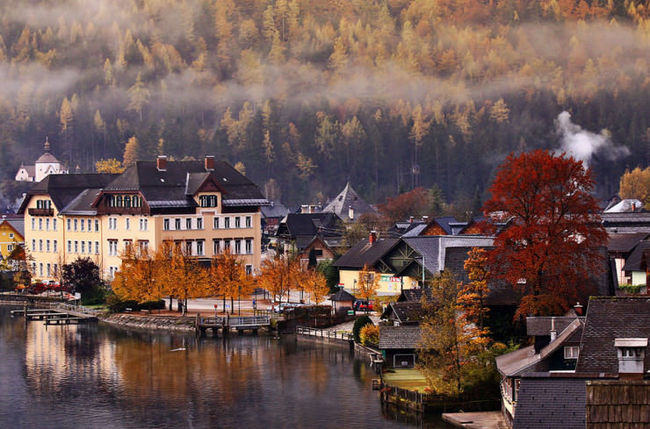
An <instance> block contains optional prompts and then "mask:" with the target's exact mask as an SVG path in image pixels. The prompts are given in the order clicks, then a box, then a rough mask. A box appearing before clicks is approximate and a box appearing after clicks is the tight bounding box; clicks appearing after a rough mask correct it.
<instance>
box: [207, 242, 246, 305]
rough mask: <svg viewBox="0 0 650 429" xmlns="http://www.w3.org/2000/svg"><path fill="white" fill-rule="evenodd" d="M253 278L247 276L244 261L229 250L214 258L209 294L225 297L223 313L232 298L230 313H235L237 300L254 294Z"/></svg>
mask: <svg viewBox="0 0 650 429" xmlns="http://www.w3.org/2000/svg"><path fill="white" fill-rule="evenodd" d="M253 286H254V283H253V277H252V276H251V275H248V274H246V267H245V266H244V264H243V263H242V261H241V260H240V259H239V258H237V257H236V256H235V255H233V254H232V253H230V251H229V250H228V249H226V250H225V251H224V252H222V253H220V254H218V255H216V256H215V257H214V258H212V265H211V266H210V280H209V282H208V292H209V293H211V294H213V295H222V296H223V311H224V312H225V311H226V299H228V298H230V312H231V313H233V314H234V313H235V298H238V297H240V296H242V295H248V294H250V293H251V292H252V289H253Z"/></svg>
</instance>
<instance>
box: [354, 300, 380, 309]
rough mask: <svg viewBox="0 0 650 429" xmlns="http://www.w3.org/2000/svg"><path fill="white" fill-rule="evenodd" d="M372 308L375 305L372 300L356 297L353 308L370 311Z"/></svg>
mask: <svg viewBox="0 0 650 429" xmlns="http://www.w3.org/2000/svg"><path fill="white" fill-rule="evenodd" d="M374 308H375V306H374V303H373V302H372V301H365V300H361V299H358V300H356V301H355V302H354V309H355V310H356V311H372V310H374Z"/></svg>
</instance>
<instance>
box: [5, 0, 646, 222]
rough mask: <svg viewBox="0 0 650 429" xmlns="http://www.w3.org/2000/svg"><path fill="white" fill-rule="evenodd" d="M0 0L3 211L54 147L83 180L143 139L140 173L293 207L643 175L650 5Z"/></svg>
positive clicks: (612, 186) (604, 186) (603, 192)
mask: <svg viewBox="0 0 650 429" xmlns="http://www.w3.org/2000/svg"><path fill="white" fill-rule="evenodd" d="M0 1H1V4H2V6H3V7H2V8H1V9H0V81H1V82H2V84H1V85H0V173H1V174H0V180H1V182H0V194H2V195H3V197H4V200H5V201H4V202H3V204H5V205H6V203H7V201H6V200H11V199H13V198H15V197H16V196H17V194H18V193H19V191H20V190H21V189H19V188H17V185H16V183H15V182H13V177H14V175H15V172H16V170H17V169H18V167H19V166H20V164H21V163H26V164H28V163H33V162H34V160H35V159H36V157H38V156H39V155H40V153H41V151H42V144H43V142H44V140H45V137H46V136H47V137H48V138H49V141H50V142H51V143H52V146H53V151H54V154H55V155H56V156H57V157H58V158H59V159H61V160H62V161H64V162H66V163H67V164H68V165H69V166H70V168H71V169H74V168H75V167H76V166H77V165H78V166H79V167H80V169H81V170H82V171H89V172H90V171H93V169H94V164H95V161H97V160H99V159H107V158H117V159H119V160H122V157H123V153H124V149H125V144H126V142H127V141H128V140H129V139H130V138H132V137H136V139H137V142H138V145H137V157H138V158H139V159H152V158H154V157H155V156H156V155H158V154H166V155H170V156H173V157H174V158H175V159H182V158H184V157H202V156H203V155H205V154H214V155H216V156H217V157H220V158H224V159H226V160H228V161H229V162H231V163H232V164H235V163H238V162H241V163H243V165H244V166H245V170H246V174H247V176H249V177H250V178H251V179H252V180H253V181H255V182H256V183H258V184H259V185H260V186H262V187H265V188H266V189H267V190H268V192H269V196H270V197H273V198H278V199H280V200H282V201H283V202H285V203H287V204H296V203H299V202H308V201H317V200H322V199H324V198H327V197H333V196H334V195H335V194H336V193H337V192H338V191H339V190H340V189H341V188H342V187H343V186H344V185H345V182H346V181H348V180H349V181H350V182H351V183H352V184H353V186H354V187H355V188H356V189H357V190H358V191H359V192H360V194H361V195H362V196H364V197H365V198H367V199H368V200H369V201H370V202H373V203H379V202H383V201H384V200H385V198H386V197H387V196H393V195H395V194H396V193H399V192H403V191H407V190H410V189H412V188H413V187H416V186H423V187H426V188H430V187H432V186H434V185H436V186H438V187H439V188H440V189H441V190H442V192H443V194H444V196H445V199H446V200H447V202H449V203H454V204H455V205H456V206H457V207H462V208H466V209H470V210H476V209H477V206H478V205H479V203H480V201H481V200H482V199H485V197H486V191H487V188H488V186H489V183H490V181H491V178H492V177H493V175H494V172H495V168H496V166H497V165H498V164H499V163H500V162H501V161H502V160H503V159H504V158H505V156H507V155H508V153H510V152H511V151H515V152H518V151H525V150H530V149H534V148H548V149H551V150H555V151H566V152H569V153H571V154H572V155H574V156H576V157H577V158H578V159H581V160H583V161H584V162H585V163H587V164H588V165H589V166H590V167H592V168H593V169H594V171H595V174H596V179H597V181H598V187H597V192H598V194H599V196H600V197H602V198H606V197H608V196H610V195H611V194H612V193H615V192H616V191H617V189H618V179H619V177H620V175H621V174H622V172H623V171H624V170H625V169H626V168H633V167H636V166H642V167H645V166H646V165H648V161H649V160H650V124H649V123H648V121H649V118H650V101H649V100H650V78H649V77H648V72H647V71H648V68H649V67H648V66H649V64H650V21H648V15H649V13H650V11H649V10H648V8H647V7H646V6H645V3H646V2H645V1H631V0H625V1H622V0H616V1H612V0H609V1H608V0H593V1H590V2H585V1H573V0H541V1H526V0H494V1H491V2H485V1H480V0H411V1H409V0H351V1H338V0H242V1H234V0H59V1H54V0H49V1H47V0H30V1H24V0H0ZM271 179H273V180H272V181H271ZM265 185H267V186H265Z"/></svg>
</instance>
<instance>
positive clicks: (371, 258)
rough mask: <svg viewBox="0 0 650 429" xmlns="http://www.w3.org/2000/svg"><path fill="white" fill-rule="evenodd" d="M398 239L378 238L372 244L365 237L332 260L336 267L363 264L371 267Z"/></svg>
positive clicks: (360, 265)
mask: <svg viewBox="0 0 650 429" xmlns="http://www.w3.org/2000/svg"><path fill="white" fill-rule="evenodd" d="M398 242H399V239H397V238H380V239H377V241H375V242H374V243H373V244H370V243H369V242H368V239H367V238H365V239H363V240H361V241H360V242H359V243H357V244H355V245H354V246H352V248H351V249H350V250H348V251H347V252H346V253H345V254H344V255H342V256H341V257H340V258H338V259H337V260H336V262H334V266H335V267H338V268H343V269H345V268H355V269H356V268H363V267H364V265H368V266H369V267H372V266H373V265H374V264H375V263H376V262H377V261H379V259H381V257H382V256H384V255H385V254H386V253H387V252H388V251H389V250H390V249H392V248H393V246H395V245H396V244H397V243H398Z"/></svg>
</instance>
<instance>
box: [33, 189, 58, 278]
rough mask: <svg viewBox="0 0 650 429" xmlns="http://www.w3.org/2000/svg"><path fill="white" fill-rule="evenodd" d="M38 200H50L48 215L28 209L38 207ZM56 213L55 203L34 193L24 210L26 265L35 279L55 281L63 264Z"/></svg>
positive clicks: (44, 196)
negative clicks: (49, 213) (50, 211)
mask: <svg viewBox="0 0 650 429" xmlns="http://www.w3.org/2000/svg"><path fill="white" fill-rule="evenodd" d="M39 201H49V204H50V205H51V208H52V215H51V216H46V215H31V214H30V209H38V207H37V206H38V202H39ZM58 214H59V213H58V210H57V208H56V207H55V206H54V203H53V202H52V200H51V199H50V198H49V197H48V196H46V195H35V196H33V197H32V198H31V199H30V201H29V204H28V205H27V208H26V210H25V249H26V251H27V255H28V260H27V265H28V267H30V268H31V271H32V276H33V278H34V279H35V280H46V281H48V280H54V281H56V280H57V277H58V276H57V275H56V273H58V272H59V271H60V268H61V265H62V264H64V263H66V262H65V254H64V250H63V237H64V234H63V222H62V219H61V217H60V216H59V215H58ZM55 243H56V245H55ZM48 244H49V248H48ZM55 247H56V249H55ZM30 257H31V260H30ZM48 267H49V275H48Z"/></svg>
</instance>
